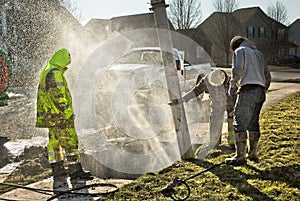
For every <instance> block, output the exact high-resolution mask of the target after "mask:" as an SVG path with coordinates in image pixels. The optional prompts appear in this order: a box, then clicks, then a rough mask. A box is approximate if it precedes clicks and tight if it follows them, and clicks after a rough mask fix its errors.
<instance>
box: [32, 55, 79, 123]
mask: <svg viewBox="0 0 300 201" xmlns="http://www.w3.org/2000/svg"><path fill="white" fill-rule="evenodd" d="M70 63H71V56H70V53H69V51H68V50H66V49H60V50H58V51H56V52H55V53H54V55H53V56H52V57H51V59H50V61H49V63H48V65H47V66H46V67H45V68H44V69H43V71H42V73H41V76H40V81H39V86H38V91H37V118H36V127H41V128H54V127H60V128H66V127H74V115H73V108H72V97H71V94H70V92H69V88H68V83H67V81H66V79H65V77H64V75H63V74H64V72H65V71H66V70H67V69H68V68H67V65H69V64H70Z"/></svg>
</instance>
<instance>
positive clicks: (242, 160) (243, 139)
mask: <svg viewBox="0 0 300 201" xmlns="http://www.w3.org/2000/svg"><path fill="white" fill-rule="evenodd" d="M235 146H236V155H235V156H234V157H232V158H226V159H225V163H226V164H228V165H234V166H238V165H244V164H247V160H246V149H247V133H246V132H243V133H235Z"/></svg>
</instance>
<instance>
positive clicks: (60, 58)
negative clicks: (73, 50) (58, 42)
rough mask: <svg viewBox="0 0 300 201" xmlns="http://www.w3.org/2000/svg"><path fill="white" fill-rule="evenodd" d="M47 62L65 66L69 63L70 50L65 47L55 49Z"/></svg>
mask: <svg viewBox="0 0 300 201" xmlns="http://www.w3.org/2000/svg"><path fill="white" fill-rule="evenodd" d="M49 63H50V64H52V65H55V66H59V67H61V68H66V67H67V65H69V64H70V63H71V56H70V52H69V51H68V50H67V49H65V48H62V49H59V50H57V51H56V52H55V53H54V54H53V56H52V57H51V59H50V61H49Z"/></svg>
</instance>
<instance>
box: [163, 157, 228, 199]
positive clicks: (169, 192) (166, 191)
mask: <svg viewBox="0 0 300 201" xmlns="http://www.w3.org/2000/svg"><path fill="white" fill-rule="evenodd" d="M223 164H225V161H222V162H221V163H217V164H215V165H212V166H210V167H209V168H207V169H205V170H203V171H201V172H198V173H197V174H194V175H192V176H190V177H188V178H186V179H179V178H178V177H175V178H174V179H173V181H172V182H171V183H169V184H168V185H167V186H166V187H164V188H163V189H162V190H161V193H162V194H163V195H164V196H166V197H170V198H172V199H173V200H175V201H184V200H186V199H187V198H188V197H189V196H190V194H191V189H190V187H189V185H188V184H187V181H188V180H190V179H193V178H195V177H197V176H199V175H201V174H203V173H205V172H208V171H210V170H212V169H214V168H216V167H218V166H221V165H223ZM179 186H180V187H182V186H184V188H185V189H186V190H185V191H186V193H185V194H183V195H182V194H181V195H180V196H179V195H177V194H176V189H175V187H179Z"/></svg>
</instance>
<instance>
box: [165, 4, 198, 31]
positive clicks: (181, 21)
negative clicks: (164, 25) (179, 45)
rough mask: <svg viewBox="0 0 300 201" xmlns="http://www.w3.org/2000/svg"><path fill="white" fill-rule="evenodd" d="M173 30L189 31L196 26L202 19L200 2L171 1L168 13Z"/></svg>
mask: <svg viewBox="0 0 300 201" xmlns="http://www.w3.org/2000/svg"><path fill="white" fill-rule="evenodd" d="M168 15H169V19H170V21H171V22H172V24H173V26H174V27H175V29H189V28H194V27H196V26H198V25H199V24H200V22H201V19H202V11H201V2H200V0H172V1H171V2H170V9H169V11H168Z"/></svg>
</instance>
